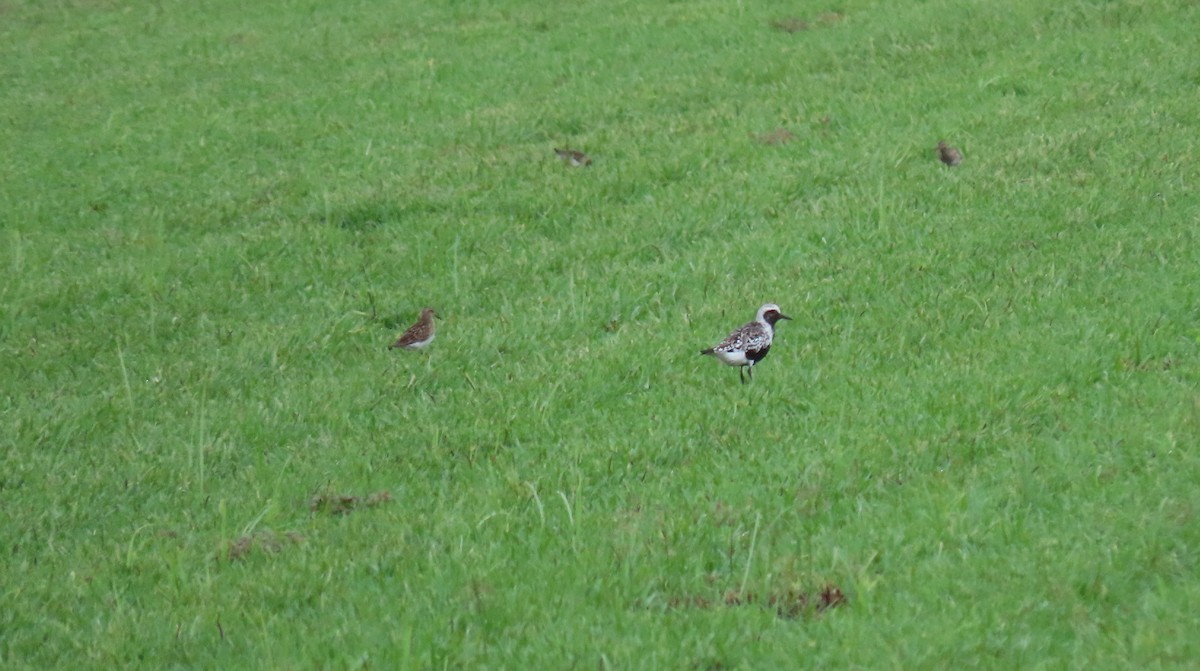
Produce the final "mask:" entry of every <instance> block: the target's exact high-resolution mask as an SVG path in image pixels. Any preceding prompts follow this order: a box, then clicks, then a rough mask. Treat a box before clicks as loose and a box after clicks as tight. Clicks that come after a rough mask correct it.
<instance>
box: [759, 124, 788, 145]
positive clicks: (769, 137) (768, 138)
mask: <svg viewBox="0 0 1200 671" xmlns="http://www.w3.org/2000/svg"><path fill="white" fill-rule="evenodd" d="M756 139H757V140H758V141H759V142H760V143H762V144H765V145H770V146H775V145H781V144H787V143H789V142H791V141H792V140H795V139H796V135H795V134H794V133H792V131H790V130H788V129H786V128H776V129H775V130H773V131H771V132H769V133H763V134H761V135H759V136H757V138H756Z"/></svg>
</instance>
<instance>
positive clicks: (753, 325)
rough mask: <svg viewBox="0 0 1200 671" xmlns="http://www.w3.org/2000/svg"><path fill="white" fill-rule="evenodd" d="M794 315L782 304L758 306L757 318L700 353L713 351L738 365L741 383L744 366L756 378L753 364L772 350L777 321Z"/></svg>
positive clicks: (730, 362)
mask: <svg viewBox="0 0 1200 671" xmlns="http://www.w3.org/2000/svg"><path fill="white" fill-rule="evenodd" d="M780 319H791V317H789V316H787V315H785V314H783V313H782V312H780V311H779V306H778V305H776V304H774V303H767V304H766V305H763V306H762V307H761V308H759V309H758V314H756V315H755V316H754V321H752V322H749V323H746V324H744V325H742V326H740V327H738V328H737V329H735V330H734V331H733V333H730V334H729V336H728V337H727V338H725V339H724V340H722V341H721V342H720V344H718V345H717V346H715V347H709V348H708V349H706V350H701V351H700V353H701V354H711V355H713V356H715V357H717V358H718V359H720V360H721V362H722V363H724V364H726V365H729V366H738V377H739V378H741V380H742V384H746V378H745V377H744V376H743V375H742V369H745V370H746V372H747V374H749V375H750V379H751V380H753V379H754V370H753V369H754V364H756V363H758V362H759V361H762V360H763V359H764V358H765V357H766V356H767V352H770V351H771V341H772V340H774V338H775V322H777V321H779V320H780Z"/></svg>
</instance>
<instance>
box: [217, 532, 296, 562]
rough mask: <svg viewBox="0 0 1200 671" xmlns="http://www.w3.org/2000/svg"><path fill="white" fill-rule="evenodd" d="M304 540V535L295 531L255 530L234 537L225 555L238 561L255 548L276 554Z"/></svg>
mask: <svg viewBox="0 0 1200 671" xmlns="http://www.w3.org/2000/svg"><path fill="white" fill-rule="evenodd" d="M303 542H304V536H301V535H300V534H298V533H296V532H294V531H289V532H287V533H285V534H283V536H280V535H278V534H276V533H275V532H273V531H266V530H263V531H255V532H254V533H252V534H246V535H244V536H239V537H237V538H236V539H234V540H233V542H231V543H230V544H229V547H228V548H227V549H226V551H225V556H226V558H227V559H229V561H236V560H238V559H243V558H245V557H246V556H247V555H249V554H250V553H251V552H253V551H254V550H258V551H259V552H265V553H267V554H275V553H277V552H279V551H280V550H282V549H283V548H284V546H285V545H299V544H301V543H303Z"/></svg>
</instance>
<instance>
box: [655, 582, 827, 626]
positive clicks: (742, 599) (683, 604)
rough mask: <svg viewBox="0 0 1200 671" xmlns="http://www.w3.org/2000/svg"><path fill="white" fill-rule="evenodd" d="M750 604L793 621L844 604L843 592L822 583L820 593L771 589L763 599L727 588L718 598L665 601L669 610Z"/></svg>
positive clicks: (698, 597) (748, 592)
mask: <svg viewBox="0 0 1200 671" xmlns="http://www.w3.org/2000/svg"><path fill="white" fill-rule="evenodd" d="M754 604H761V605H762V606H765V607H767V608H770V609H771V610H774V611H775V614H776V615H777V616H779V617H780V618H783V619H785V620H795V619H797V618H799V617H802V616H804V615H810V616H816V615H820V614H821V613H823V612H824V611H826V610H829V609H831V608H836V607H838V606H843V605H845V604H846V595H845V594H844V593H843V592H842V590H841V588H839V587H838V586H837V585H834V584H833V583H826V584H825V586H824V587H822V588H821V590H820V592H815V591H808V590H803V589H797V588H788V589H784V590H772V591H771V592H769V593H768V594H767V595H766V598H765V599H762V598H760V597H759V595H758V594H756V593H755V592H753V591H749V590H745V591H743V590H739V589H731V590H727V591H726V592H725V593H724V594H723V595H722V596H721V599H720V600H718V601H710V600H709V599H707V598H705V597H703V596H700V595H698V594H693V595H684V596H674V597H671V598H670V599H668V600H667V605H668V606H669V607H671V608H673V609H679V608H695V609H699V610H710V609H712V608H716V607H718V606H724V607H726V608H735V607H739V606H752V605H754Z"/></svg>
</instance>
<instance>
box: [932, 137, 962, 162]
mask: <svg viewBox="0 0 1200 671" xmlns="http://www.w3.org/2000/svg"><path fill="white" fill-rule="evenodd" d="M937 152H938V158H939V159H941V161H942V163H945V164H946V165H949V166H955V165H958V164H959V163H962V152H961V151H959V150H957V149H955V148H954V147H951V146H950V145H948V144H946V142H945V141H940V142H938V146H937Z"/></svg>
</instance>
